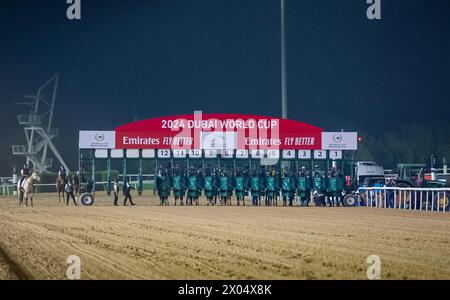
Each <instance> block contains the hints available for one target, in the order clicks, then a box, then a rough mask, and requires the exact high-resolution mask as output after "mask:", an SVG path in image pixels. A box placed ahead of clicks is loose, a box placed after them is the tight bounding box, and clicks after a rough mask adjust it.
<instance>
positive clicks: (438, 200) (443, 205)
mask: <svg viewBox="0 0 450 300" xmlns="http://www.w3.org/2000/svg"><path fill="white" fill-rule="evenodd" d="M449 200H450V199H449V195H442V194H437V195H435V196H434V203H435V204H434V206H435V207H434V209H435V210H437V209H438V208H439V210H440V211H448V210H449V209H450V205H449V204H450V201H449ZM438 205H439V206H438Z"/></svg>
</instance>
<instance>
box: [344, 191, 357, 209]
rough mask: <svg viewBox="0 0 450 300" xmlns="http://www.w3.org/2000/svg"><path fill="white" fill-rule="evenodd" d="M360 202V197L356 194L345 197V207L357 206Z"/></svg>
mask: <svg viewBox="0 0 450 300" xmlns="http://www.w3.org/2000/svg"><path fill="white" fill-rule="evenodd" d="M357 201H358V195H355V194H347V195H345V197H344V205H345V206H356V203H357Z"/></svg>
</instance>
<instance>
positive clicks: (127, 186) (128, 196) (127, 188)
mask: <svg viewBox="0 0 450 300" xmlns="http://www.w3.org/2000/svg"><path fill="white" fill-rule="evenodd" d="M131 190H134V187H132V186H131V184H130V182H129V181H128V179H126V180H125V185H124V187H123V193H124V195H125V199H124V200H123V206H127V200H128V199H129V200H130V204H131V205H132V206H134V205H136V204H134V203H133V200H132V199H131Z"/></svg>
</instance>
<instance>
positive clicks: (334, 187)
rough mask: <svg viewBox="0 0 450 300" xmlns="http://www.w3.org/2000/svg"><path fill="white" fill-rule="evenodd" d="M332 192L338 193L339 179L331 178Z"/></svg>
mask: <svg viewBox="0 0 450 300" xmlns="http://www.w3.org/2000/svg"><path fill="white" fill-rule="evenodd" d="M328 182H329V186H330V191H331V192H337V189H338V186H337V178H336V177H330V178H329V179H328Z"/></svg>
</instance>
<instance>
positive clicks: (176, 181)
mask: <svg viewBox="0 0 450 300" xmlns="http://www.w3.org/2000/svg"><path fill="white" fill-rule="evenodd" d="M173 193H174V196H175V197H180V196H182V194H183V185H182V182H181V176H175V177H173Z"/></svg>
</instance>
